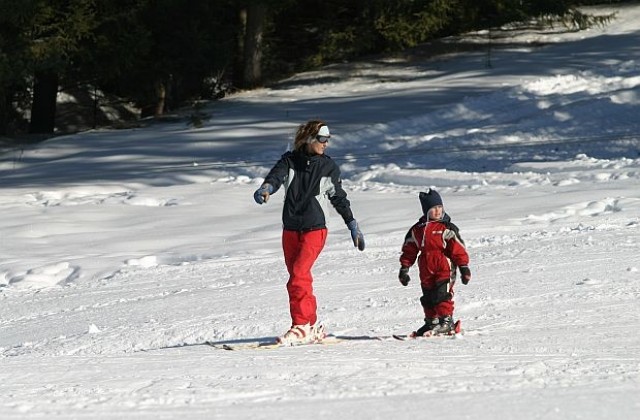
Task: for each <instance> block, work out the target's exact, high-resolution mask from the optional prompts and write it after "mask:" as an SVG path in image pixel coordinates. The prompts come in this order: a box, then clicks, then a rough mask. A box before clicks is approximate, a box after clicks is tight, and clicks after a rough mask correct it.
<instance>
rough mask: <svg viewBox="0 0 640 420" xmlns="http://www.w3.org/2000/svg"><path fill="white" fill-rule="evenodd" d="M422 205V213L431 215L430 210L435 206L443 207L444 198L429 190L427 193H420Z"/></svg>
mask: <svg viewBox="0 0 640 420" xmlns="http://www.w3.org/2000/svg"><path fill="white" fill-rule="evenodd" d="M419 198H420V205H421V206H422V213H423V214H425V215H426V214H427V213H429V209H430V208H431V207H435V206H442V205H443V204H442V197H440V194H438V191H436V190H432V189H431V188H429V189H428V190H427V192H421V193H420V196H419Z"/></svg>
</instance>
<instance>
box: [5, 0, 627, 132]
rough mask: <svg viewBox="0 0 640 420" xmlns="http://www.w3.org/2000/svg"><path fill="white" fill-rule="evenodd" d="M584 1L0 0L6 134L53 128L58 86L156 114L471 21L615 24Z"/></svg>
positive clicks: (466, 27) (394, 47) (574, 26)
mask: <svg viewBox="0 0 640 420" xmlns="http://www.w3.org/2000/svg"><path fill="white" fill-rule="evenodd" d="M620 2H622V1H615V0H613V1H610V3H620ZM588 3H593V0H585V1H577V0H351V1H348V2H345V1H344V0H216V1H210V0H190V1H186V0H48V1H45V0H22V1H15V0H0V134H7V133H9V134H11V133H16V132H21V131H24V130H25V129H26V124H25V121H24V118H25V116H26V117H29V112H28V111H29V110H30V109H31V115H30V118H31V121H30V122H31V126H32V128H34V127H35V131H36V132H38V131H40V132H42V131H44V132H51V131H53V127H52V126H51V125H49V123H50V122H51V121H52V118H54V115H55V98H54V103H53V110H51V109H50V105H51V96H52V95H54V97H55V93H56V92H57V90H58V88H60V89H63V90H66V91H68V90H69V89H72V88H73V89H85V90H87V91H97V90H100V91H101V92H105V94H111V95H118V96H120V97H122V98H124V99H125V100H127V101H132V102H134V103H135V104H137V106H138V107H139V108H140V109H142V114H143V115H161V114H163V113H165V112H167V111H172V110H174V109H177V108H178V107H180V106H182V105H184V104H192V103H194V101H197V100H207V99H215V98H217V97H220V96H223V95H224V91H225V90H227V89H230V88H233V87H232V86H235V87H236V88H244V87H253V86H258V85H260V84H261V83H264V82H267V81H269V80H276V79H279V78H282V77H284V76H287V75H288V74H291V73H292V72H295V71H300V70H304V69H311V68H315V67H317V66H320V65H323V64H327V63H331V62H337V61H341V60H350V59H354V58H357V57H362V56H363V55H367V54H376V53H381V52H393V51H399V50H402V49H405V48H408V47H413V46H416V45H418V44H421V43H424V42H426V41H429V40H433V39H435V38H438V37H442V36H446V35H451V34H458V33H461V32H465V31H470V30H478V29H486V28H492V27H498V26H500V25H504V24H506V23H511V22H527V21H530V20H531V19H537V21H538V22H543V23H544V24H546V25H557V24H563V25H566V26H567V27H568V28H570V29H571V30H578V29H584V28H586V27H589V26H593V25H604V24H606V23H608V22H609V20H610V19H611V16H592V15H589V14H585V13H583V12H581V11H579V9H578V8H577V7H578V6H580V5H582V4H588ZM98 100H99V98H97V97H96V101H98ZM97 106H98V105H97V104H96V105H95V107H96V108H97ZM34 120H36V121H34Z"/></svg>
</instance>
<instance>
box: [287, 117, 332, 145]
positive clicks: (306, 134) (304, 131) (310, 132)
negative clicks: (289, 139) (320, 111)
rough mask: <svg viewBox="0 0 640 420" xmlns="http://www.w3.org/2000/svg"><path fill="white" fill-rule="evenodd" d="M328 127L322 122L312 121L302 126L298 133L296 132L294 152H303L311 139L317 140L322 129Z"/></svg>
mask: <svg viewBox="0 0 640 420" xmlns="http://www.w3.org/2000/svg"><path fill="white" fill-rule="evenodd" d="M323 125H327V123H325V122H324V121H322V120H311V121H307V122H306V123H305V124H300V126H299V127H298V131H296V138H295V140H294V141H293V149H294V150H302V148H303V147H304V146H305V145H306V144H308V143H309V140H310V139H313V138H315V137H316V136H317V135H318V131H320V127H322V126H323Z"/></svg>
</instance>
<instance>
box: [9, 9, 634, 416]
mask: <svg viewBox="0 0 640 420" xmlns="http://www.w3.org/2000/svg"><path fill="white" fill-rule="evenodd" d="M638 22H640V7H637V6H635V7H627V8H625V9H623V10H622V12H620V13H619V14H618V19H617V20H616V21H614V22H613V23H612V24H611V25H610V26H608V27H606V28H602V29H592V30H590V31H586V32H580V33H571V34H558V33H554V34H549V35H543V34H526V35H522V36H521V37H520V38H519V40H520V41H521V46H520V47H519V48H514V47H513V46H511V47H510V48H504V49H499V50H494V51H492V56H491V57H492V67H487V66H486V57H485V56H484V55H483V54H482V53H466V54H461V55H457V56H447V57H443V58H438V59H434V60H431V61H401V60H389V61H380V62H372V63H356V64H350V65H344V66H334V67H329V68H327V69H326V70H324V71H323V72H314V73H307V74H304V75H299V76H297V77H295V78H292V79H290V80H288V81H285V82H283V83H281V84H279V85H278V86H277V87H273V88H270V89H262V90H259V91H254V92H246V93H243V94H240V95H237V96H234V97H231V98H227V99H225V100H223V101H220V102H218V103H215V104H212V106H211V108H210V112H211V114H212V119H211V120H210V121H209V122H208V125H206V126H205V127H203V128H202V129H198V130H192V129H189V128H188V127H186V125H184V124H167V125H159V126H154V127H148V128H144V129H138V130H130V131H96V132H90V133H85V134H81V135H75V136H67V137H62V138H57V139H55V140H51V141H49V142H46V143H44V144H41V145H39V146H37V147H31V148H28V149H26V150H14V151H11V152H9V153H5V154H4V155H2V156H1V158H0V191H1V192H2V194H1V196H0V418H2V419H36V418H51V419H55V418H60V419H63V418H64V419H66V418H89V417H91V418H92V419H112V418H113V419H116V418H154V419H157V418H167V419H173V418H183V417H184V418H187V417H188V418H190V419H191V418H193V419H212V418H213V419H216V418H219V419H244V418H251V419H262V418H264V419H271V418H285V419H286V418H318V419H320V418H326V417H327V416H333V417H336V418H341V419H342V418H345V419H347V418H348V419H367V420H370V419H388V418H390V417H393V418H402V419H415V418H423V417H425V416H437V417H439V418H447V419H463V418H472V419H480V420H484V419H487V420H489V419H492V420H493V419H496V418H515V417H517V418H521V419H539V418H544V419H562V420H566V419H631V418H636V417H637V416H638V415H639V414H640V399H639V397H638V391H640V386H639V385H640V338H639V336H638V334H637V332H636V331H637V328H638V326H640V306H639V305H638V303H637V302H638V298H639V297H640V274H639V273H638V269H639V268H640V252H639V251H640V216H639V215H640V192H639V191H640V189H639V187H640V137H639V135H640V134H639V131H640V130H639V127H640V125H639V123H638V111H637V110H638V106H639V105H640V55H639V52H640V50H639V47H638V46H639V45H640V24H639V23H638ZM534 37H535V38H534ZM532 41H535V42H551V44H550V45H546V46H545V47H542V48H534V47H532V46H527V44H528V43H531V42H532ZM315 117H321V118H324V119H326V120H327V121H328V123H329V125H330V127H332V131H333V132H334V133H335V136H334V138H332V142H331V147H330V149H329V152H328V153H329V154H330V155H331V156H332V157H333V158H334V159H335V160H336V161H338V163H339V164H340V166H341V168H342V170H343V174H344V178H345V180H344V185H345V188H346V189H347V191H348V193H349V198H350V200H351V202H352V207H353V210H354V213H355V215H356V218H357V219H358V221H359V223H360V225H361V227H362V229H363V231H364V234H365V237H366V240H367V249H366V250H365V252H362V253H361V252H358V251H357V250H355V249H354V248H353V247H352V244H351V241H350V237H349V234H348V231H347V229H346V228H345V227H344V225H343V224H342V222H341V220H340V218H339V217H338V216H337V215H336V216H335V217H334V218H333V219H332V220H331V222H330V235H329V240H328V243H327V246H326V247H325V250H324V252H323V253H322V255H321V257H320V259H319V260H318V262H317V264H316V266H315V268H314V271H313V272H314V276H315V282H314V286H315V291H316V294H317V297H318V301H319V306H320V308H319V315H320V317H321V318H322V320H323V321H324V322H325V324H326V325H327V327H328V328H329V330H330V332H332V333H334V334H339V335H343V336H349V337H358V336H363V335H388V334H391V333H397V332H401V333H402V332H408V331H410V330H412V329H415V328H416V327H418V326H420V324H421V318H422V316H421V309H420V306H419V302H418V297H419V295H420V290H419V285H418V282H417V271H416V270H415V269H412V271H411V275H412V277H413V281H412V282H411V283H410V285H409V286H408V287H406V288H405V287H402V286H401V285H400V284H399V283H398V281H397V270H398V268H399V263H398V256H399V250H400V246H401V243H402V239H403V237H404V234H405V233H406V230H407V229H408V228H409V227H410V226H411V224H412V223H413V222H414V221H415V220H416V219H417V218H418V217H419V215H420V206H419V203H418V199H417V194H418V192H419V191H421V190H424V189H425V188H427V187H429V186H434V187H436V188H437V189H438V190H439V191H440V192H441V193H442V195H443V197H444V201H445V207H446V210H447V212H448V213H449V214H450V215H451V216H452V218H453V220H454V222H456V224H457V225H458V226H460V228H461V232H462V235H463V237H464V239H465V241H466V243H467V246H468V250H469V253H470V255H471V259H472V263H471V269H472V271H473V275H474V277H473V279H472V281H471V282H470V284H469V285H467V286H463V285H457V286H456V291H457V293H456V315H457V316H458V317H460V318H461V319H462V320H463V325H464V328H465V332H466V333H465V335H464V336H463V337H461V338H458V339H434V340H428V341H420V342H415V341H411V342H394V341H384V342H382V341H356V340H354V341H348V342H343V343H340V344H336V345H326V346H306V347H297V348H286V349H278V350H274V351H266V350H262V351H261V350H248V351H243V352H227V351H223V350H216V349H213V348H211V347H209V346H205V345H201V344H202V343H204V342H205V341H207V340H209V341H214V342H220V341H225V340H245V339H255V338H265V337H271V336H274V335H277V334H280V333H282V332H284V330H285V329H286V328H287V327H288V322H289V315H288V304H287V297H286V290H285V287H284V285H285V283H286V270H285V268H284V263H283V259H282V253H281V249H280V233H281V225H280V211H281V205H280V200H281V195H279V194H277V195H275V196H274V197H273V199H272V200H270V202H269V203H268V204H267V205H265V206H257V205H256V204H255V203H254V202H253V199H252V193H253V191H254V190H255V188H256V187H257V186H258V185H260V183H261V181H262V178H261V177H263V176H264V175H265V174H266V172H267V171H268V169H269V168H270V166H271V165H272V164H273V163H274V161H275V159H277V157H278V156H279V155H280V154H281V153H282V152H283V151H284V150H285V149H286V147H287V142H288V141H290V139H291V137H292V134H293V131H294V129H295V127H296V126H297V124H299V123H301V122H304V121H305V120H307V119H309V118H315Z"/></svg>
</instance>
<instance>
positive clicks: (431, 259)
mask: <svg viewBox="0 0 640 420" xmlns="http://www.w3.org/2000/svg"><path fill="white" fill-rule="evenodd" d="M419 198H420V204H421V206H422V212H423V213H424V215H423V216H422V217H421V218H420V220H418V222H417V223H416V224H415V225H413V226H412V227H411V229H410V230H409V232H408V233H407V235H406V236H405V239H404V245H402V255H401V256H400V264H401V268H400V273H399V275H398V277H399V280H400V283H401V284H402V285H403V286H406V285H407V284H409V280H410V277H409V268H410V267H411V266H412V265H413V264H414V263H415V262H416V259H418V269H419V272H420V286H421V287H422V297H421V298H420V303H421V304H422V308H423V309H424V317H425V318H424V321H425V324H424V325H423V326H422V327H420V328H419V329H418V330H417V331H415V332H414V333H413V334H412V335H413V336H424V335H435V334H449V333H451V331H452V330H453V329H454V324H453V307H454V304H453V285H454V283H455V278H456V271H455V270H456V266H457V267H459V269H460V275H461V278H462V284H467V283H469V280H471V271H470V270H469V266H468V264H469V255H468V254H467V251H466V249H465V247H464V242H463V241H462V238H460V233H459V232H458V227H457V226H456V225H454V224H453V223H451V218H450V217H449V215H448V214H446V213H445V212H444V208H443V205H442V198H441V197H440V194H438V192H437V191H435V190H432V189H429V190H427V192H421V193H420V196H419Z"/></svg>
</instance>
